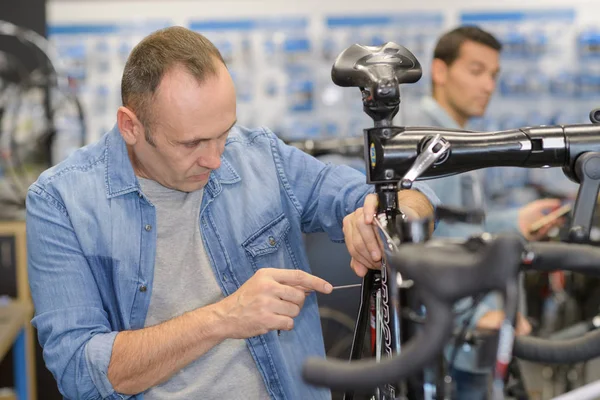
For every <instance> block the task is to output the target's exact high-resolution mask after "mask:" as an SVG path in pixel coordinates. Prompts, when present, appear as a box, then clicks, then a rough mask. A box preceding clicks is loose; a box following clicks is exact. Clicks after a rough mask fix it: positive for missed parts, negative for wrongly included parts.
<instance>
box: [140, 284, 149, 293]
mask: <svg viewBox="0 0 600 400" xmlns="http://www.w3.org/2000/svg"><path fill="white" fill-rule="evenodd" d="M146 290H148V288H147V287H146V285H142V286H140V292H142V293H144V292H145V291H146Z"/></svg>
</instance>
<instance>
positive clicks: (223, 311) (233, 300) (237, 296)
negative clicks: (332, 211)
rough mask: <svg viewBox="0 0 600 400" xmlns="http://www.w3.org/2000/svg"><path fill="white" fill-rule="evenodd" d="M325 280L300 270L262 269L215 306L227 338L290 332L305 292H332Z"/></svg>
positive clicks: (302, 303)
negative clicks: (277, 331)
mask: <svg viewBox="0 0 600 400" xmlns="http://www.w3.org/2000/svg"><path fill="white" fill-rule="evenodd" d="M332 289H333V288H332V286H331V284H329V283H328V282H327V281H325V280H323V279H321V278H318V277H316V276H314V275H310V274H308V273H306V272H304V271H301V270H289V269H277V268H262V269H260V270H258V272H256V273H255V274H254V276H252V278H250V279H248V281H247V282H246V283H244V284H243V285H242V286H241V287H240V288H239V289H238V290H237V291H236V292H235V293H233V294H232V295H231V296H228V297H227V298H225V299H224V300H222V301H221V302H220V303H218V306H219V307H218V310H219V311H218V313H219V314H220V316H221V318H222V320H223V329H224V330H225V332H226V333H227V337H231V338H236V339H245V338H249V337H252V336H257V335H263V334H265V333H267V332H269V331H272V330H291V329H292V328H293V327H294V318H295V317H296V316H298V314H300V310H301V309H302V306H303V305H304V299H305V298H306V292H309V291H313V290H314V291H317V292H320V293H325V294H328V293H331V291H332Z"/></svg>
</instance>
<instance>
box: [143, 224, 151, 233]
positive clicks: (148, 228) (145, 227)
mask: <svg viewBox="0 0 600 400" xmlns="http://www.w3.org/2000/svg"><path fill="white" fill-rule="evenodd" d="M144 229H145V230H146V232H150V231H151V230H152V225H146V226H144Z"/></svg>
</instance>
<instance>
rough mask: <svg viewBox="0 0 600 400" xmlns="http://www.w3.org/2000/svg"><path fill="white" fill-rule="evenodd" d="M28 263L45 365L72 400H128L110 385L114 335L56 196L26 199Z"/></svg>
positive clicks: (33, 192)
mask: <svg viewBox="0 0 600 400" xmlns="http://www.w3.org/2000/svg"><path fill="white" fill-rule="evenodd" d="M26 201H27V214H26V230H27V262H28V275H29V285H30V288H31V295H32V299H33V303H34V306H35V316H34V318H33V320H32V324H33V326H34V327H35V328H36V329H37V331H38V338H39V342H40V344H41V346H42V348H43V356H44V362H45V364H46V367H47V368H48V370H50V372H52V374H53V375H54V378H55V379H56V382H57V385H58V389H59V391H60V392H61V394H62V395H63V396H64V397H65V398H67V399H84V400H87V399H94V400H95V399H126V398H128V397H129V396H124V395H121V394H117V393H115V391H114V389H113V388H112V385H111V384H110V382H109V381H108V378H107V374H108V364H109V362H110V357H111V354H112V344H113V342H114V339H115V336H116V335H117V332H113V331H112V329H111V325H110V323H109V320H108V315H107V313H106V311H105V309H104V307H103V301H102V298H101V295H100V293H99V289H98V286H97V284H96V280H95V277H94V275H93V273H92V271H91V269H90V266H89V264H88V262H87V259H86V257H85V256H84V255H83V254H82V251H81V248H80V245H79V241H78V239H77V235H76V234H75V231H74V229H73V227H72V226H71V222H70V218H69V216H68V213H67V212H66V210H65V208H64V206H63V205H62V203H61V202H60V200H59V197H58V196H57V195H52V194H50V193H49V192H48V191H46V190H45V189H43V188H41V187H39V186H36V185H35V184H34V185H33V186H32V188H31V189H30V191H29V193H28V195H27V200H26Z"/></svg>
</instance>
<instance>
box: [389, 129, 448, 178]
mask: <svg viewBox="0 0 600 400" xmlns="http://www.w3.org/2000/svg"><path fill="white" fill-rule="evenodd" d="M449 148H450V142H448V141H447V140H446V139H444V138H443V137H442V135H440V134H439V133H438V134H437V135H435V136H434V137H433V138H432V139H431V140H429V141H428V142H427V146H426V147H425V148H424V149H423V150H421V152H420V153H419V154H418V155H417V158H416V159H415V161H414V162H413V164H412V166H411V167H410V169H409V170H408V171H407V172H406V174H404V177H403V178H402V180H401V181H400V187H401V188H402V189H410V188H411V187H412V184H413V182H414V181H416V180H417V178H418V177H419V176H421V175H422V174H423V173H424V172H425V171H427V170H428V169H429V167H431V166H432V165H433V164H434V163H435V162H436V161H437V160H438V159H439V158H441V157H442V155H444V153H445V152H446V151H447V150H448V149H449Z"/></svg>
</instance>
